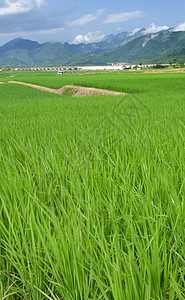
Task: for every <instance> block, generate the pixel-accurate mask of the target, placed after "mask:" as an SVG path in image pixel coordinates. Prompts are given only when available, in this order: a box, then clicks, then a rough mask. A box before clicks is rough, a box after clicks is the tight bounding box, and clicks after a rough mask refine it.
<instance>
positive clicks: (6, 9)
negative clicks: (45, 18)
mask: <svg viewBox="0 0 185 300" xmlns="http://www.w3.org/2000/svg"><path fill="white" fill-rule="evenodd" d="M43 3H44V0H15V1H11V0H4V1H3V5H2V6H0V16H5V15H14V14H20V13H24V12H27V11H30V10H32V9H33V7H34V4H36V5H37V6H38V7H40V6H41V5H42V4H43Z"/></svg>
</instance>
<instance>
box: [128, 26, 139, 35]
mask: <svg viewBox="0 0 185 300" xmlns="http://www.w3.org/2000/svg"><path fill="white" fill-rule="evenodd" d="M139 30H141V28H135V29H134V30H132V31H131V33H129V36H132V35H134V34H136V33H137V32H138V31H139Z"/></svg>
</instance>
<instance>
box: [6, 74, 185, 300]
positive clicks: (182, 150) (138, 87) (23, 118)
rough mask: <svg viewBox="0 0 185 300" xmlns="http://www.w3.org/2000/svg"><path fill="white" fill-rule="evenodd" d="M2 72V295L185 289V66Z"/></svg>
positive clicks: (151, 293) (129, 294) (175, 294)
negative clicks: (84, 92) (85, 92)
mask: <svg viewBox="0 0 185 300" xmlns="http://www.w3.org/2000/svg"><path fill="white" fill-rule="evenodd" d="M10 75H11V76H12V74H8V73H1V74H0V81H1V82H5V84H1V85H0V132H1V135H0V139H1V141H0V297H1V298H2V299H34V300H35V299H64V300H79V299H93V300H97V299H105V300H112V299H115V300H120V299H123V300H124V299H126V300H128V299H134V300H135V299H137V300H142V299H143V300H145V299H146V300H150V299H184V298H185V285H184V278H185V246H184V245H185V243H184V242H185V221H184V196H185V85H184V82H185V74H183V73H182V74H143V73H137V74H136V73H132V74H131V73H117V74H116V73H115V74H111V73H110V74H89V75H78V74H77V75H63V76H56V74H53V73H41V72H40V73H21V72H20V73H15V77H14V78H13V80H17V81H22V82H27V83H32V84H38V85H41V86H46V87H49V88H52V89H59V88H61V87H62V86H65V85H71V84H72V85H80V86H85V87H96V88H101V89H108V90H114V91H118V92H123V93H127V95H116V96H106V95H103V96H91V97H83V98H73V97H70V96H63V95H55V94H50V93H47V92H44V91H39V90H35V89H33V88H31V87H27V86H22V85H21V86H20V85H17V84H8V83H7V82H8V81H10V80H11V78H10V77H9V76H10Z"/></svg>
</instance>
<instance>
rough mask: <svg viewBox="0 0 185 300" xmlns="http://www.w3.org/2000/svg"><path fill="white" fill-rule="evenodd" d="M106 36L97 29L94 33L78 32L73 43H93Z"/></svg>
mask: <svg viewBox="0 0 185 300" xmlns="http://www.w3.org/2000/svg"><path fill="white" fill-rule="evenodd" d="M104 37H105V35H104V34H102V33H101V31H96V32H94V33H92V32H88V33H87V34H84V35H83V34H78V35H77V36H76V37H75V38H74V40H73V41H72V42H71V44H80V43H85V44H88V43H93V42H99V41H101V40H102V39H103V38H104Z"/></svg>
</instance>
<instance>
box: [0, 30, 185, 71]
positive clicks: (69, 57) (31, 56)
mask: <svg viewBox="0 0 185 300" xmlns="http://www.w3.org/2000/svg"><path fill="white" fill-rule="evenodd" d="M179 61H185V31H178V32H175V31H173V29H168V30H165V31H160V32H157V33H153V34H147V31H146V30H145V29H144V28H143V29H140V30H137V31H136V32H134V33H128V32H122V33H119V34H116V35H113V34H112V35H108V36H106V37H104V38H103V39H102V40H101V41H99V42H94V43H89V44H84V43H81V44H70V43H64V44H62V43H59V42H58V43H50V42H48V43H44V44H40V43H38V42H36V41H31V40H28V39H20V38H17V39H14V40H12V41H10V42H8V43H6V44H4V45H3V46H0V66H2V67H4V66H42V65H45V66H50V65H102V64H103V65H104V64H108V63H115V62H127V63H170V62H172V63H176V62H179Z"/></svg>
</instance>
